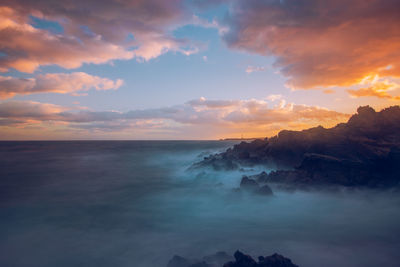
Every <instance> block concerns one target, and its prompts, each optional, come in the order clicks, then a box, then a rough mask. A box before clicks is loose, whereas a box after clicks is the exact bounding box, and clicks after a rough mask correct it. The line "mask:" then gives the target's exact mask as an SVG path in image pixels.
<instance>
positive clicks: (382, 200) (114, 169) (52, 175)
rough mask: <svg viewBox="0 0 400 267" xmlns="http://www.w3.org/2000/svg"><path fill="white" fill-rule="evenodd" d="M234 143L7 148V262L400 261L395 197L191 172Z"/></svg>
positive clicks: (2, 245) (1, 256) (1, 146)
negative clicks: (260, 185) (258, 192)
mask: <svg viewBox="0 0 400 267" xmlns="http://www.w3.org/2000/svg"><path fill="white" fill-rule="evenodd" d="M234 143H235V142H231V141H106V142H104V141H90V142H87V141H71V142H0V266H17V267H20V266H41V267H50V266H51V267H55V266H57V267H64V266H68V267H71V266H85V267H91V266H96V267H98V266H124V267H125V266H130V267H153V266H154V267H164V266H166V264H167V262H168V260H169V259H170V258H172V256H173V255H175V254H178V255H181V256H185V257H197V258H200V257H202V256H205V255H209V254H213V253H215V252H217V251H226V252H228V253H233V252H234V251H235V250H236V249H240V250H242V251H244V252H246V253H249V254H251V255H253V256H258V255H270V254H272V253H274V252H277V253H280V254H283V255H285V256H286V257H289V258H291V259H292V261H293V262H295V263H296V264H298V265H300V266H303V267H305V266H310V267H321V266H325V267H333V266H335V267H337V266H343V267H346V266H360V267H361V266H362V267H369V266H371V267H372V266H374V267H376V266H385V267H392V266H393V267H395V266H400V253H399V251H400V196H399V193H390V192H376V191H346V192H335V193H334V192H302V191H296V192H292V193H289V192H281V191H279V190H275V192H274V193H275V195H274V196H273V197H263V196H254V195H247V194H239V193H235V192H234V191H233V190H232V189H233V188H235V187H238V185H239V182H240V179H241V175H243V174H249V173H254V172H258V171H259V169H254V170H250V169H248V170H243V171H237V172H215V171H210V170H198V171H192V172H189V171H187V168H188V167H189V166H190V165H191V164H192V163H193V162H195V161H198V160H201V159H202V157H204V156H205V155H207V154H209V153H214V152H218V151H223V150H225V149H226V148H227V147H229V146H231V145H233V144H234Z"/></svg>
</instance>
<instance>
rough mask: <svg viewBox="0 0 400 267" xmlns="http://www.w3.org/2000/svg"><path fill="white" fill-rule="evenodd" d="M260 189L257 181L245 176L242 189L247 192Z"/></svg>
mask: <svg viewBox="0 0 400 267" xmlns="http://www.w3.org/2000/svg"><path fill="white" fill-rule="evenodd" d="M259 188H260V187H259V185H258V183H257V182H256V181H255V180H253V179H249V177H247V176H245V175H243V177H242V180H241V181H240V189H243V190H246V191H256V190H258V189H259Z"/></svg>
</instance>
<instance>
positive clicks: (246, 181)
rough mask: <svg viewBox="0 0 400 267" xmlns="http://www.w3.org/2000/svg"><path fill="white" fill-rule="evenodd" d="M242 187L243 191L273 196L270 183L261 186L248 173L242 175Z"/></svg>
mask: <svg viewBox="0 0 400 267" xmlns="http://www.w3.org/2000/svg"><path fill="white" fill-rule="evenodd" d="M240 189H241V190H243V191H247V192H251V193H255V194H259V195H264V196H271V195H273V192H272V190H271V188H270V187H269V186H268V185H266V184H265V185H263V186H260V185H259V184H258V183H257V182H256V181H255V180H253V179H250V178H249V177H247V176H246V175H244V176H243V177H242V180H241V182H240Z"/></svg>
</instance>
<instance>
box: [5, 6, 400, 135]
mask: <svg viewBox="0 0 400 267" xmlns="http://www.w3.org/2000/svg"><path fill="white" fill-rule="evenodd" d="M399 14H400V4H399V2H398V0H381V1H379V0H353V1H345V0H337V1H324V0H233V1H224V0H203V1H201V0H131V1H128V0H85V1H77V0H64V1H54V0H35V1H33V0H0V140H69V139H71V140H75V139H100V140H102V139H112V140H114V139H123V140H131V139H139V140H142V139H144V140H151V139H167V140H171V139H174V140H176V139H191V140H193V139H219V138H238V137H244V138H251V137H265V136H272V135H275V134H277V133H278V132H279V131H280V130H282V129H290V130H301V129H305V128H309V127H315V126H318V125H322V126H324V127H332V126H334V125H335V124H337V123H340V122H345V121H346V120H347V119H348V118H349V116H350V115H351V114H353V113H355V112H356V110H357V107H359V106H361V105H370V106H372V107H373V108H375V109H376V110H381V109H383V108H385V107H389V106H393V105H398V104H399V102H400V16H399Z"/></svg>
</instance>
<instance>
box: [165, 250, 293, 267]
mask: <svg viewBox="0 0 400 267" xmlns="http://www.w3.org/2000/svg"><path fill="white" fill-rule="evenodd" d="M221 266H223V267H298V266H297V265H295V264H293V263H292V261H291V260H290V259H288V258H285V257H284V256H282V255H279V254H276V253H275V254H272V255H271V256H267V257H263V256H260V257H258V262H257V261H255V260H254V259H253V258H252V257H251V256H249V255H246V254H243V253H242V252H240V251H236V252H235V254H234V257H232V256H229V255H228V254H226V253H225V252H217V253H216V254H214V255H210V256H206V257H203V259H202V260H192V259H185V258H183V257H180V256H177V255H175V256H174V257H173V258H172V259H171V260H170V261H169V262H168V265H167V267H221Z"/></svg>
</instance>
